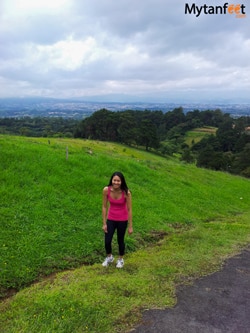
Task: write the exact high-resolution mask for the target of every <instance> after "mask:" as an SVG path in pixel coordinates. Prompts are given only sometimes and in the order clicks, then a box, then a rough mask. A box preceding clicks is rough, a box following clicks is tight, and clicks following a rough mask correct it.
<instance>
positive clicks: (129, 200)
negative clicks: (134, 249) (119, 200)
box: [127, 191, 133, 234]
mask: <svg viewBox="0 0 250 333" xmlns="http://www.w3.org/2000/svg"><path fill="white" fill-rule="evenodd" d="M127 208H128V233H129V234H132V233H133V221H132V195H131V192H130V191H128V194H127Z"/></svg>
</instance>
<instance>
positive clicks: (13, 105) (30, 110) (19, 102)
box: [0, 98, 250, 119]
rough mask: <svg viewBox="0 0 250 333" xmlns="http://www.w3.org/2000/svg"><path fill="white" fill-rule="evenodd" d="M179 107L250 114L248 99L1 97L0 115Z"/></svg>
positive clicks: (81, 114) (65, 114)
mask: <svg viewBox="0 0 250 333" xmlns="http://www.w3.org/2000/svg"><path fill="white" fill-rule="evenodd" d="M178 107H182V108H183V110H184V112H185V113H186V112H188V111H193V110H199V111H204V110H216V109H220V110H221V111H222V112H224V113H229V114H230V115H231V116H233V117H235V118H238V117H241V116H250V103H242V104H236V103H234V104H228V103H227V104H226V103H225V104H224V103H204V104H203V103H179V104H178V103H149V102H130V103H122V102H120V103H119V102H95V101H93V102H91V101H81V100H65V99H52V98H3V99H0V118H6V117H8V118H13V117H15V118H21V117H62V118H73V119H84V118H86V117H88V116H90V115H91V114H92V113H93V112H95V111H98V110H100V109H107V110H110V111H124V110H154V111H157V110H161V111H162V112H168V111H172V110H173V109H175V108H178Z"/></svg>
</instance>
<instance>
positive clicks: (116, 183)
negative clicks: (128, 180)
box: [112, 176, 122, 188]
mask: <svg viewBox="0 0 250 333" xmlns="http://www.w3.org/2000/svg"><path fill="white" fill-rule="evenodd" d="M121 183H122V181H121V178H120V177H119V176H114V177H113V179H112V186H113V187H114V188H120V187H121Z"/></svg>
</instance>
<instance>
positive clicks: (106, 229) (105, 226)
mask: <svg viewBox="0 0 250 333" xmlns="http://www.w3.org/2000/svg"><path fill="white" fill-rule="evenodd" d="M102 230H103V231H104V232H105V234H106V233H107V232H108V228H107V223H105V224H103V226H102Z"/></svg>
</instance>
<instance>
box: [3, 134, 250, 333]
mask: <svg viewBox="0 0 250 333" xmlns="http://www.w3.org/2000/svg"><path fill="white" fill-rule="evenodd" d="M0 146H1V155H2V156H1V164H0V168H1V170H0V181H1V187H0V191H1V192H0V198H1V199H0V207H1V217H0V219H1V220H0V237H1V242H0V286H1V295H2V296H4V295H6V292H7V290H8V289H11V288H14V289H15V290H20V291H19V292H18V293H17V294H16V295H15V296H13V297H12V298H9V299H7V300H4V301H2V303H1V304H0V323H1V325H0V327H4V328H5V329H4V332H5V333H14V332H25V333H26V332H27V333H32V332H39V333H43V332H44V333H47V332H60V333H63V332H65V333H68V332H76V333H77V332H95V333H97V332H100V333H105V332H107V333H109V332H126V330H128V329H129V328H131V327H132V326H133V324H134V323H136V321H137V320H138V318H139V317H140V314H141V311H142V309H145V308H149V307H150V308H151V307H166V306H173V305H174V304H175V289H176V285H178V284H179V283H189V282H190V281H192V279H193V278H196V277H199V276H202V275H206V274H209V273H211V272H212V271H214V270H217V269H219V267H220V265H221V263H222V261H223V260H224V259H225V258H227V257H228V256H230V255H233V254H235V253H237V252H239V251H240V250H241V249H242V248H243V247H244V246H246V245H247V244H248V243H249V240H250V237H249V235H250V208H249V207H250V196H249V193H250V182H249V180H248V179H244V178H240V177H234V176H231V175H229V174H226V173H221V172H213V171H209V170H203V169H197V168H196V167H195V166H193V165H187V164H183V163H179V162H177V161H175V160H173V159H169V160H167V159H164V158H161V157H159V156H156V155H152V154H150V153H147V152H144V151H139V150H136V149H132V148H130V147H124V146H122V145H118V144H112V143H105V142H95V141H89V140H73V139H71V140H69V139H68V140H66V139H50V144H49V143H48V140H47V139H41V138H39V139H37V138H36V139H34V138H24V137H12V136H0ZM66 147H68V151H69V155H68V160H66ZM90 150H91V152H92V153H90ZM115 170H121V171H123V172H124V174H125V176H126V179H127V182H128V185H129V187H130V188H131V190H132V196H133V215H134V219H133V220H134V234H133V235H132V236H127V237H126V244H127V255H126V258H125V259H126V264H125V267H124V269H123V270H121V271H117V269H115V267H113V266H112V267H109V268H108V269H103V268H102V266H101V265H100V263H101V261H102V259H103V258H104V255H105V254H104V248H103V232H102V229H101V225H102V218H101V203H102V188H103V187H104V186H105V185H106V184H107V183H108V181H109V178H110V175H111V173H112V172H113V171H115ZM164 235H165V237H163V236H164ZM114 252H115V253H114V254H115V255H116V254H117V248H116V242H114ZM83 264H85V265H83ZM86 264H87V265H86ZM89 264H90V265H89ZM64 270H65V271H64ZM58 271H63V272H62V273H59V274H57V275H51V273H52V272H58ZM46 276H48V277H47V278H45V277H46ZM34 281H36V282H37V283H35V284H33V285H31V286H29V285H30V284H31V283H32V282H34ZM28 286H29V287H28ZM24 287H26V288H24Z"/></svg>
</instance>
